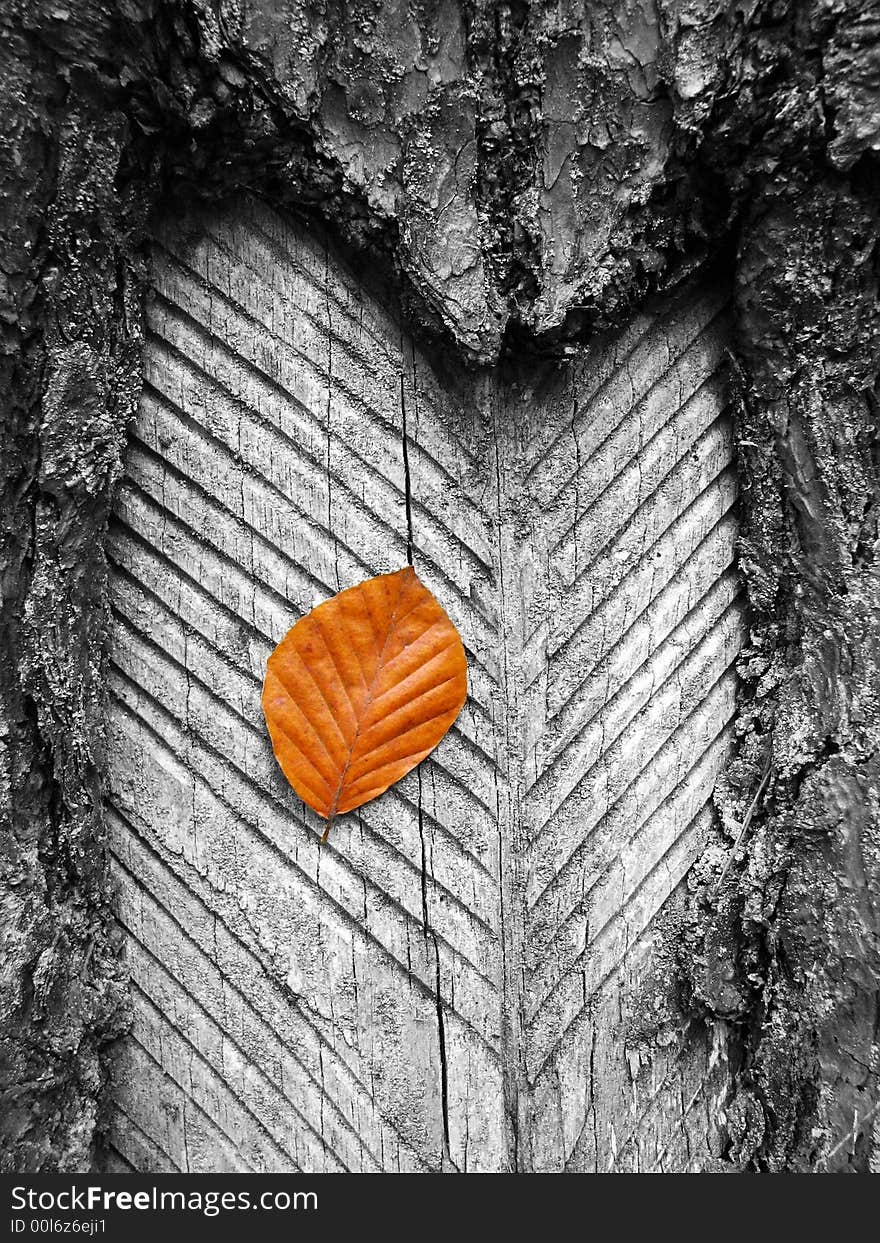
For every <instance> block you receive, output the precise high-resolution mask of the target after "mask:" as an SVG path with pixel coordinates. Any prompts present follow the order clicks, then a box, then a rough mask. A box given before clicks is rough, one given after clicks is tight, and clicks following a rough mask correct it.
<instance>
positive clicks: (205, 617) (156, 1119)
mask: <svg viewBox="0 0 880 1243" xmlns="http://www.w3.org/2000/svg"><path fill="white" fill-rule="evenodd" d="M153 279H154V282H155V288H156V296H155V299H154V301H153V303H152V306H151V309H150V312H149V320H148V322H149V329H150V331H149V339H148V344H147V347H146V354H145V385H144V394H143V397H142V400H141V406H140V412H139V415H138V419H137V423H136V426H135V429H134V432H133V435H132V440H131V445H130V448H129V451H128V456H127V461H126V475H125V479H124V482H123V486H122V490H121V494H120V498H119V502H118V505H117V509H116V516H115V519H114V523H113V526H112V532H111V541H110V549H111V553H110V555H111V561H112V566H113V576H112V600H113V610H114V615H115V629H114V636H113V642H112V659H111V667H112V673H111V682H112V695H113V707H112V711H111V723H110V748H109V754H110V773H111V788H112V796H111V800H110V806H109V810H108V821H109V825H110V833H111V843H112V850H113V854H114V859H115V874H116V877H117V879H118V886H119V888H118V911H119V918H120V921H121V923H122V925H123V926H124V928H125V930H126V934H127V952H128V962H129V966H130V969H131V973H132V979H133V991H134V1003H133V1004H134V1026H133V1030H132V1033H131V1035H130V1037H128V1038H127V1039H126V1040H125V1041H124V1042H123V1044H122V1047H121V1049H120V1052H119V1055H118V1060H117V1066H116V1075H115V1089H114V1092H115V1101H114V1104H115V1115H114V1122H113V1127H112V1139H113V1143H114V1145H115V1146H116V1148H117V1149H118V1150H119V1152H120V1153H121V1154H122V1156H123V1157H124V1158H125V1160H127V1161H128V1162H130V1163H131V1164H132V1165H135V1166H137V1167H139V1168H150V1169H175V1168H179V1169H214V1168H218V1167H219V1168H231V1169H246V1168H256V1169H273V1170H278V1169H291V1168H299V1169H304V1170H323V1169H328V1170H338V1169H348V1170H375V1169H382V1170H396V1169H403V1170H405V1169H437V1168H449V1169H452V1168H457V1169H461V1170H468V1171H476V1170H504V1169H513V1168H519V1169H540V1170H560V1169H594V1168H600V1169H604V1168H609V1167H613V1168H622V1169H633V1168H668V1167H671V1168H701V1166H702V1165H703V1164H705V1162H706V1161H707V1160H708V1159H710V1158H711V1156H712V1155H713V1154H712V1146H713V1143H714V1144H715V1145H716V1148H717V1143H718V1139H717V1118H716V1114H717V1108H718V1104H717V1102H713V1100H712V1092H713V1080H712V1075H711V1074H710V1063H711V1060H712V1053H711V1050H710V1049H709V1048H708V1047H707V1039H706V1037H705V1035H698V1034H696V1033H692V1032H691V1031H690V1030H687V1029H686V1030H683V1031H680V1032H677V1033H676V1034H675V1037H674V1038H673V1039H671V1040H670V1042H669V1044H668V1047H666V1048H665V1049H664V1048H658V1047H656V1046H654V1048H653V1050H652V1052H651V1054H650V1055H645V1057H644V1060H643V1059H642V1056H641V1054H640V1044H639V1038H638V1028H639V1027H640V1025H642V1023H643V1021H644V1018H645V1015H644V1013H643V1010H644V1008H645V1007H646V1006H650V1005H651V1004H654V1005H657V1006H659V1005H660V1001H659V1000H658V998H657V996H656V992H657V989H658V987H659V988H660V991H661V992H662V989H663V987H667V988H668V984H665V985H664V984H663V982H662V981H661V982H660V984H659V985H658V983H657V981H656V980H655V978H654V975H655V974H656V973H653V972H652V969H651V968H652V963H651V958H652V949H653V947H654V945H655V941H656V935H657V926H658V918H659V919H660V920H662V919H663V918H665V917H667V916H668V913H669V903H668V900H669V899H670V895H673V894H674V893H675V891H676V890H677V888H678V887H679V885H680V882H681V881H682V878H683V877H684V875H685V873H686V872H687V870H688V867H689V866H690V864H691V863H692V862H693V860H694V859H695V858H696V856H697V855H698V854H699V853H700V852H701V850H702V849H703V848H704V845H705V841H706V837H707V832H708V829H709V826H710V823H711V818H712V812H711V809H710V797H711V792H712V787H713V783H714V780H715V777H716V774H717V773H718V771H719V768H720V767H721V765H722V764H723V762H724V759H725V756H726V754H727V753H728V750H729V745H730V729H729V723H730V720H731V717H732V714H733V711H734V692H735V674H734V672H733V668H732V665H733V661H734V659H735V657H736V655H737V652H738V650H739V648H740V646H741V642H742V638H743V616H742V606H741V602H740V592H739V583H738V580H737V577H736V575H735V574H734V572H733V570H732V568H731V563H732V558H733V547H734V540H735V535H736V525H737V524H736V519H735V516H734V504H735V498H736V482H735V475H734V469H733V465H732V456H733V450H732V433H731V426H730V420H729V416H728V413H727V408H726V402H727V397H726V381H725V365H724V358H723V352H724V344H725V340H726V337H727V334H728V332H729V323H728V312H727V310H726V303H727V298H728V295H727V292H726V290H725V289H723V288H715V287H712V286H708V287H707V286H706V285H705V283H704V284H698V285H691V286H690V287H689V288H687V289H685V290H684V291H682V292H681V293H680V294H679V295H677V296H676V297H675V298H674V299H672V300H669V299H667V300H666V301H665V302H661V303H657V304H655V305H653V306H651V307H650V308H649V309H648V310H646V312H645V313H644V314H642V315H641V316H640V317H639V318H637V319H636V320H634V321H633V322H632V323H631V324H630V325H629V326H628V327H627V328H626V329H625V330H624V331H623V332H621V333H619V334H617V335H616V336H615V337H613V338H609V339H606V340H603V341H600V342H599V343H598V344H597V345H596V346H595V347H594V348H592V349H591V350H590V351H589V352H588V353H587V354H586V355H584V356H583V357H582V359H580V360H578V361H577V362H574V363H570V364H568V365H567V366H565V367H559V368H554V367H545V368H537V369H536V368H534V367H533V368H531V369H529V370H525V369H524V370H523V372H522V374H516V373H511V371H510V370H509V369H507V371H505V372H504V373H501V372H498V371H493V372H486V373H484V374H480V375H477V376H476V377H474V376H472V375H471V376H468V375H466V374H465V375H463V376H461V377H454V376H452V377H451V376H450V374H449V368H446V367H442V366H441V365H439V364H437V363H436V362H434V363H432V361H431V360H430V359H428V358H427V357H425V356H424V355H423V354H422V353H421V352H420V351H419V350H418V349H417V348H415V347H414V346H413V344H412V342H411V341H410V340H409V338H408V337H407V336H406V335H405V334H403V333H402V332H401V330H400V328H399V326H398V325H397V323H396V322H395V321H394V319H393V318H392V317H390V316H389V315H388V314H387V313H386V312H385V311H384V310H382V309H381V308H380V306H379V304H378V303H377V302H376V301H375V300H373V299H371V297H370V296H369V295H368V294H366V293H365V292H364V289H363V285H362V282H360V281H359V280H358V279H356V278H355V277H353V276H352V275H350V274H349V273H348V272H347V270H346V269H345V267H344V265H342V264H341V263H340V262H339V260H338V259H337V258H336V257H335V256H334V254H333V252H332V251H331V250H328V249H327V247H325V246H323V245H321V244H319V243H318V242H317V241H316V240H315V239H314V238H312V237H310V236H309V235H308V234H306V233H304V232H302V231H301V230H299V229H298V228H294V227H293V226H291V225H290V224H288V223H285V222H284V221H283V220H282V219H281V218H280V217H279V216H278V215H276V214H275V213H273V212H270V211H269V210H268V209H267V208H266V207H264V206H263V205H261V204H259V203H258V202H256V201H250V202H248V203H246V204H240V205H239V206H238V207H237V208H236V209H235V210H232V211H230V212H229V213H227V214H223V215H217V214H214V215H212V216H208V217H205V218H203V219H198V220H194V221H190V222H188V227H187V228H186V229H181V228H179V227H172V228H169V229H168V231H167V232H166V233H164V234H163V235H162V237H161V239H160V241H159V244H158V246H157V248H156V251H155V256H154V263H153ZM409 552H411V553H412V556H413V559H414V563H415V566H416V569H417V570H418V572H419V574H420V575H421V576H422V578H423V579H424V581H425V582H426V583H427V584H428V585H429V586H430V587H431V589H432V590H433V591H434V592H435V593H436V594H437V596H438V597H439V598H440V600H441V601H442V602H443V603H444V605H445V607H446V608H447V609H448V611H449V613H450V616H451V617H452V618H453V620H454V621H455V622H456V624H457V625H458V627H459V629H460V631H461V633H462V636H463V640H464V643H465V647H466V650H467V653H468V661H469V667H470V675H469V676H470V697H469V700H468V703H467V704H466V706H465V709H464V711H463V713H462V715H461V717H460V718H459V721H458V722H457V724H456V725H455V726H454V727H453V729H452V731H451V732H450V734H449V735H448V736H447V737H446V739H445V740H444V741H443V743H442V744H441V746H440V748H439V749H438V751H437V752H436V754H435V755H434V756H432V757H431V758H430V759H428V760H427V761H425V762H424V763H423V764H422V765H421V766H420V767H419V769H417V770H416V771H414V772H412V773H411V774H409V775H408V776H407V777H406V778H405V779H404V780H403V781H402V782H401V783H400V784H399V785H398V786H397V787H395V788H394V789H393V790H392V791H390V792H388V793H387V794H386V795H384V796H383V797H382V798H381V799H379V800H377V801H376V802H375V803H374V804H372V805H369V806H367V807H365V808H362V809H361V810H360V811H359V812H357V813H355V814H352V815H348V816H344V817H342V818H341V819H340V820H339V821H338V822H337V823H336V824H335V825H334V827H333V830H332V834H331V837H330V841H329V844H328V845H327V846H325V847H324V848H323V849H322V848H321V847H320V846H319V844H318V837H319V833H320V827H321V823H320V821H319V820H318V818H317V817H316V816H315V815H314V814H313V813H312V812H311V811H310V810H309V809H308V808H306V807H305V806H304V805H303V804H302V803H301V802H300V800H299V799H298V798H297V797H296V795H295V794H294V792H293V790H292V789H290V787H289V786H288V785H287V783H286V782H285V780H284V778H283V776H282V775H281V773H280V771H279V769H278V768H277V765H276V763H275V761H274V759H273V756H272V752H271V747H270V745H269V742H268V738H267V735H266V730H265V727H264V724H263V721H262V718H261V713H260V706H259V695H260V683H261V679H262V675H263V671H264V667H265V661H266V657H267V655H268V653H269V651H270V650H271V648H272V646H273V645H274V643H276V642H277V641H278V639H279V638H280V637H281V636H282V635H283V634H284V632H285V631H286V629H287V628H288V626H290V625H291V624H292V622H293V621H294V620H295V619H296V618H297V617H298V616H300V615H301V614H302V613H303V612H304V611H305V610H307V609H308V608H310V607H311V606H313V605H314V604H315V603H317V602H319V601H320V600H322V599H325V598H326V597H327V596H328V595H330V594H332V593H333V592H335V591H336V590H338V589H339V588H342V587H346V586H350V585H352V584H354V583H355V582H358V581H360V580H361V579H363V578H365V577H367V576H369V575H372V574H375V573H379V572H384V571H388V570H392V569H396V568H398V567H400V566H401V565H402V564H404V563H405V562H406V560H407V556H408V553H409ZM654 965H655V966H656V964H654Z"/></svg>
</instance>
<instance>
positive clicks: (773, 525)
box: [0, 0, 880, 1170]
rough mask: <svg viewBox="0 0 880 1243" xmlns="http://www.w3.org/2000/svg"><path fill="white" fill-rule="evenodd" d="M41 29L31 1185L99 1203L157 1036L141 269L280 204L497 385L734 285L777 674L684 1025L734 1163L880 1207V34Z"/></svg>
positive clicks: (30, 799) (9, 562)
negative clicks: (146, 985)
mask: <svg viewBox="0 0 880 1243" xmlns="http://www.w3.org/2000/svg"><path fill="white" fill-rule="evenodd" d="M2 22H3V32H4V40H3V53H2V55H3V81H4V86H5V88H6V89H5V90H4V93H3V103H2V109H3V124H4V131H5V132H6V133H7V134H9V135H12V136H13V143H12V144H10V146H9V147H7V154H6V155H5V156H4V162H3V165H2V168H0V178H2V188H3V191H4V204H5V209H4V215H3V223H2V229H3V243H4V268H3V270H4V282H5V283H4V288H3V295H2V296H3V332H4V351H3V371H4V392H5V393H6V394H7V399H6V400H5V402H4V416H3V417H4V420H5V423H4V461H3V488H4V492H3V501H2V508H0V513H2V522H3V538H4V582H3V590H4V595H3V624H4V640H5V641H4V655H3V663H2V667H0V678H2V695H3V721H4V730H5V733H4V768H3V792H4V798H5V801H6V824H5V831H4V855H3V865H2V867H3V872H2V877H0V879H2V890H0V893H2V916H3V926H4V930H5V935H6V937H7V943H6V945H5V947H4V948H5V955H4V962H3V969H2V970H3V975H2V980H3V1001H2V1008H0V1041H2V1062H0V1065H2V1068H3V1078H4V1088H3V1091H4V1097H3V1100H4V1110H3V1115H2V1123H0V1129H2V1138H3V1157H2V1161H3V1168H6V1169H31V1170H33V1169H53V1168H65V1169H69V1168H82V1167H83V1166H85V1165H87V1164H88V1162H89V1161H90V1160H91V1153H92V1147H93V1142H94V1133H95V1124H96V1120H97V1119H98V1113H99V1109H100V1102H101V1100H102V1084H103V1070H102V1067H103V1061H102V1057H103V1050H104V1048H105V1046H106V1045H107V1043H108V1041H110V1040H112V1039H113V1038H114V1037H115V1036H116V1035H117V1034H118V1033H119V1032H120V1031H121V1030H122V1029H123V1027H124V1025H125V1021H126V1001H125V997H126V986H125V976H124V970H123V968H122V966H121V964H120V962H119V958H118V952H117V945H116V943H115V940H114V932H113V921H112V918H111V916H110V908H109V905H108V879H107V857H106V846H105V823H104V817H103V811H102V780H103V774H104V772H105V768H106V756H105V739H104V732H105V721H106V705H105V683H106V674H105V666H104V663H103V662H104V650H105V638H106V633H107V602H106V561H105V554H104V539H105V533H106V527H107V518H108V513H109V509H110V505H111V502H112V498H113V495H114V491H115V489H116V485H117V483H118V481H119V478H120V475H121V467H122V452H123V448H124V444H125V435H126V427H127V424H128V422H129V420H130V419H131V417H132V415H133V413H134V411H135V409H136V405H137V400H138V394H139V390H140V350H141V314H142V312H141V304H142V298H143V295H144V291H145V285H146V281H145V269H144V266H143V260H142V253H143V245H144V242H145V239H146V238H147V236H148V234H149V230H150V227H151V221H152V220H153V219H154V218H155V216H156V214H159V215H161V213H162V211H163V207H164V206H166V205H168V204H175V205H177V204H178V203H179V202H180V201H181V199H182V198H190V199H197V198H200V199H202V200H208V201H211V202H215V203H216V202H220V201H222V200H223V199H224V198H225V197H228V196H229V195H230V193H232V192H239V191H241V190H249V191H256V192H259V193H262V194H263V195H265V196H267V197H268V198H269V199H270V200H271V201H272V202H274V203H275V204H276V205H278V206H279V207H284V208H286V209H288V210H295V211H298V212H300V213H303V214H304V215H306V216H308V215H309V214H312V215H314V214H318V215H320V216H321V217H323V218H324V219H325V220H326V221H327V223H328V224H329V225H330V226H331V227H332V229H333V230H334V231H335V233H336V235H337V236H338V238H339V240H340V242H341V244H343V245H344V246H345V247H346V248H347V249H348V251H349V253H350V255H351V256H352V259H353V262H354V263H355V264H358V263H360V264H366V265H371V266H377V261H379V262H380V263H381V264H383V265H385V266H386V267H388V266H389V265H390V269H391V275H390V277H389V281H390V283H391V284H392V285H393V286H394V289H395V291H396V294H397V296H398V297H399V298H400V299H401V301H402V304H403V311H404V314H405V316H406V318H407V320H408V322H409V323H410V324H411V325H412V327H413V328H414V330H416V331H418V332H419V333H420V334H421V336H422V338H423V339H425V340H428V339H431V338H433V339H434V340H439V341H445V342H446V343H448V345H449V347H450V348H454V349H456V350H457V351H458V352H459V355H460V357H462V358H464V359H469V360H471V361H472V362H474V363H479V364H484V365H485V364H491V363H494V362H495V361H496V360H497V359H498V358H499V357H500V356H501V355H503V354H504V352H505V351H507V350H509V349H510V348H515V349H516V350H522V349H523V348H526V347H528V348H530V349H536V350H539V351H543V352H554V351H555V352H559V351H561V350H566V349H577V348H579V344H580V343H581V342H583V341H585V340H586V339H588V338H589V337H590V335H591V334H592V333H594V332H595V331H596V330H597V329H603V328H608V327H612V326H614V325H615V324H618V323H620V322H623V321H624V320H625V319H627V318H628V317H629V315H630V314H631V312H632V311H633V309H635V308H636V307H638V305H639V304H640V303H641V302H642V301H643V300H644V298H645V297H646V296H647V295H649V294H651V293H654V292H657V291H662V290H664V289H668V288H671V287H673V286H675V285H676V284H678V283H680V282H681V281H682V280H683V279H684V277H685V276H687V275H688V274H690V273H691V272H693V271H694V270H695V269H696V268H699V267H700V266H702V265H704V264H705V263H706V262H707V261H708V260H710V259H711V258H713V257H717V256H718V255H724V254H726V255H728V256H729V258H730V262H731V263H732V266H733V269H734V287H735V302H736V323H735V356H736V363H737V370H738V376H739V385H738V389H739V393H738V401H737V407H738V411H737V425H736V437H737V441H738V444H739V455H740V456H739V462H740V478H741V489H742V498H743V504H742V508H743V521H744V534H743V537H742V540H741V567H742V570H743V573H744V575H745V578H746V581H747V584H748V589H749V597H750V606H751V636H750V644H749V647H748V648H747V649H746V651H745V654H744V657H743V659H742V661H741V669H740V672H741V677H742V680H743V692H742V702H741V705H740V711H739V726H738V728H739V744H738V755H737V758H736V759H735V760H734V761H733V763H732V764H731V765H730V766H729V767H728V769H727V773H726V776H725V778H724V780H723V782H722V785H721V788H720V789H719V791H718V795H717V798H718V803H719V807H720V810H721V815H722V824H723V825H724V826H725V828H724V830H723V833H722V836H721V837H719V840H718V841H717V843H716V844H715V845H714V846H710V848H709V849H708V850H707V852H706V853H705V855H704V856H703V858H702V860H701V861H700V862H699V863H698V864H697V865H696V868H695V870H694V872H693V873H692V880H691V886H692V889H693V896H692V903H691V907H690V913H689V916H688V919H687V921H686V925H685V927H684V928H683V929H682V928H680V929H678V931H677V932H676V933H675V934H671V935H674V938H675V948H676V951H677V953H678V956H679V962H680V967H679V971H680V979H681V985H682V988H681V1004H682V1006H683V1007H684V1012H685V1013H686V1014H687V1015H690V1016H691V1017H692V1018H693V1019H695V1020H696V1021H698V1022H701V1023H704V1024H706V1025H707V1026H708V1025H711V1026H713V1028H715V1029H718V1030H722V1031H723V1034H724V1042H725V1047H726V1050H727V1056H728V1062H729V1066H730V1074H729V1082H728V1085H727V1097H728V1102H727V1108H726V1110H725V1115H726V1123H725V1127H726V1134H727V1138H726V1142H725V1145H724V1148H723V1152H724V1160H725V1161H726V1162H729V1163H731V1164H732V1165H733V1166H734V1167H735V1168H751V1169H770V1170H774V1169H820V1168H821V1169H824V1168H828V1169H855V1170H864V1169H866V1168H867V1167H868V1165H869V1162H870V1161H871V1151H872V1142H873V1141H872V1128H873V1126H874V1124H875V1121H876V1109H877V1100H878V1096H877V1092H878V1086H877V1060H876V1059H877V1051H876V1026H877V1008H878V992H877V977H878V942H877V901H878V897H877V895H878V884H880V876H878V869H880V847H878V838H877V807H878V774H877V750H878V748H877V744H878V737H877V735H878V711H877V702H876V696H877V685H878V669H877V654H878V629H877V627H878V623H877V617H878V615H880V612H878V603H880V601H878V591H877V573H876V562H875V558H876V540H877V508H876V493H877V481H878V463H877V455H876V409H877V407H876V387H877V374H878V366H877V338H878V334H877V326H878V325H877V251H876V241H877V218H876V211H877V208H876V204H877V202H878V188H880V187H878V176H877V156H876V151H877V144H878V132H877V123H878V115H880V108H878V102H877V79H878V53H877V38H876V35H877V25H878V14H877V10H876V7H875V8H869V9H867V10H866V9H865V7H864V6H856V5H847V4H844V3H841V2H840V0H823V2H820V0H815V2H814V3H809V4H797V5H795V4H792V5H786V4H779V3H777V4H772V3H768V4H761V3H756V4H753V5H750V6H746V8H745V9H737V10H735V11H727V10H722V9H718V8H716V7H715V6H709V5H701V4H696V3H693V4H685V3H682V4H679V5H671V4H659V5H657V6H656V8H651V9H649V10H647V11H643V10H642V8H640V7H638V8H634V9H633V10H632V11H630V10H629V9H628V8H626V7H625V6H622V5H618V4H613V3H609V4H607V5H604V6H599V7H596V6H591V7H590V16H589V18H587V17H585V15H584V13H583V12H582V11H581V9H580V7H579V6H572V7H571V10H570V11H569V10H568V9H566V8H565V7H563V8H562V9H560V8H558V7H557V8H553V9H546V10H545V9H544V8H542V7H539V6H531V5H516V6H507V5H495V4H491V5H489V4H487V5H479V6H474V5H465V4H461V5H458V4H455V3H451V2H450V3H449V4H447V5H443V6H437V5H433V4H431V5H428V4H426V5H424V6H421V7H420V8H419V7H416V6H413V7H411V8H410V9H406V10H403V9H401V10H398V9H394V10H391V9H388V8H386V7H384V6H378V5H370V4H366V3H365V4H346V5H344V6H339V7H338V8H334V7H333V6H327V8H326V9H325V8H324V7H323V6H318V5H315V6H302V7H300V6H296V5H292V4H277V5H273V4H270V3H268V2H266V3H261V4H257V5H247V4H245V5H241V4H225V3H220V4H215V5H207V4H201V3H196V2H195V0H192V2H187V0H174V2H172V0H168V2H167V3H162V2H160V0H156V2H155V3H150V2H148V0H144V2H143V3H139V2H137V0H132V2H130V3H125V4H120V5H119V6H118V7H117V6H115V5H110V4H106V3H102V2H101V0H94V2H93V3H91V4H88V5H83V6H77V9H76V10H73V9H70V10H67V9H63V8H59V7H58V6H57V5H46V6H43V5H41V4H33V3H29V4H24V3H16V2H14V0H13V2H11V3H7V5H6V6H5V10H4V13H3V17H2ZM743 824H745V830H744V833H743V840H742V853H741V854H740V855H738V856H737V857H736V858H735V860H734V862H733V864H732V866H730V867H729V868H727V870H726V871H725V863H726V860H727V858H728V856H729V854H730V851H731V848H732V846H733V839H734V838H735V837H737V836H738V835H739V832H740V826H743ZM719 878H722V879H721V884H720V886H719V885H718V881H719ZM646 1038H651V1037H650V1033H646Z"/></svg>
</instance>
